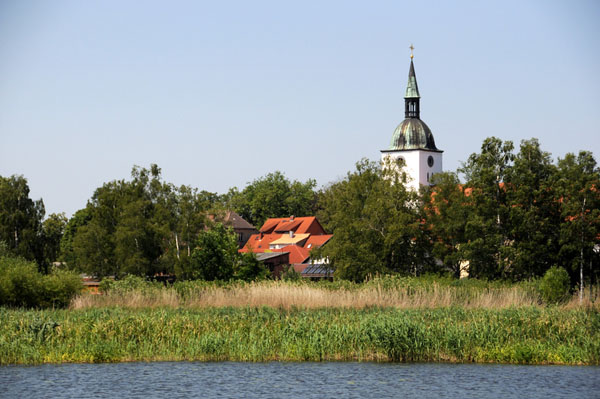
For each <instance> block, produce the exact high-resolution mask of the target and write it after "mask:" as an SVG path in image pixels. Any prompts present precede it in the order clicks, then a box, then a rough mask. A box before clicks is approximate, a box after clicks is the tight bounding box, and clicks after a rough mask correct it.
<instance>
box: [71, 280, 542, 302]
mask: <svg viewBox="0 0 600 399" xmlns="http://www.w3.org/2000/svg"><path fill="white" fill-rule="evenodd" d="M540 303H541V302H540V298H539V295H538V294H537V292H536V291H535V290H534V289H532V288H531V287H530V286H526V285H507V286H499V285H497V284H496V285H493V284H492V283H487V285H479V286H474V285H457V286H453V285H450V284H444V283H443V282H442V283H440V282H436V281H433V282H428V283H422V282H419V281H417V283H415V280H410V279H406V280H399V281H393V280H392V282H391V283H390V280H389V279H387V280H380V281H373V282H369V283H366V284H341V285H335V284H329V285H328V284H310V283H290V282H284V281H263V282H253V283H230V284H227V285H217V284H206V283H199V284H195V283H193V282H186V283H181V284H175V285H174V286H171V287H163V286H160V285H151V284H149V285H147V286H144V287H136V288H133V289H115V290H108V291H107V292H106V293H105V294H103V295H89V294H83V295H80V296H78V297H76V298H75V299H74V300H73V301H72V303H71V308H72V309H86V308H98V307H111V306H119V307H126V308H148V307H149V308H153V307H172V308H178V307H186V308H187V307H190V308H206V307H228V306H231V307H246V306H250V307H261V306H271V307H276V308H283V309H291V308H307V309H315V308H356V309H361V308H365V307H394V308H399V309H417V308H437V307H449V306H461V307H464V308H468V309H471V308H484V309H504V308H509V307H523V306H536V305H538V304H540Z"/></svg>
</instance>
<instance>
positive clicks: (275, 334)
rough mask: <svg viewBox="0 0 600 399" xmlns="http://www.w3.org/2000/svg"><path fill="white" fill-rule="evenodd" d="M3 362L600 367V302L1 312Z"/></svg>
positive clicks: (111, 308)
mask: <svg viewBox="0 0 600 399" xmlns="http://www.w3.org/2000/svg"><path fill="white" fill-rule="evenodd" d="M0 320H2V323H1V325H0V365H7V364H41V363H65V362H89V363H93V362H124V361H162V360H171V361H182V360H200V361H225V360H231V361H250V362H256V361H259V362H262V361H383V362H386V361H400V362H480V363H489V362H495V363H514V364H571V365H576V364H577V365H582V364H583V365H597V364H600V312H599V311H598V309H597V308H587V309H585V308H579V309H566V308H559V307H548V308H544V307H519V308H504V309H481V308H477V309H467V308H463V307H440V308H431V309H397V308H382V307H367V308H363V309H352V308H315V309H301V308H295V307H294V308H291V309H284V308H274V307H219V308H216V307H212V308H211V307H209V308H170V307H162V308H139V309H128V308H121V307H105V308H87V309H81V310H19V309H6V308H0Z"/></svg>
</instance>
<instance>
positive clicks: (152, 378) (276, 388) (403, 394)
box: [0, 362, 600, 399]
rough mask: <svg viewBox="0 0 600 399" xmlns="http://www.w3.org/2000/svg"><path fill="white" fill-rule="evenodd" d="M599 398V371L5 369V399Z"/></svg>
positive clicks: (196, 365) (1, 372)
mask: <svg viewBox="0 0 600 399" xmlns="http://www.w3.org/2000/svg"><path fill="white" fill-rule="evenodd" d="M192 397H195V398H261V399H262V398H276V399H283V398H303V399H304V398H336V399H341V398H503V399H506V398H543V399H548V398H588V399H589V398H600V367H572V366H571V367H568V366H565V367H563V366H511V365H472V364H458V365H456V364H431V363H427V364H377V363H277V362H273V363H233V362H223V363H200V362H156V363H117V364H63V365H42V366H4V367H0V398H111V399H114V398H144V399H150V398H161V399H162V398H167V399H174V398H192Z"/></svg>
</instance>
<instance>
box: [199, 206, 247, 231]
mask: <svg viewBox="0 0 600 399" xmlns="http://www.w3.org/2000/svg"><path fill="white" fill-rule="evenodd" d="M208 219H209V220H211V221H213V222H214V221H217V222H222V223H223V224H224V225H226V226H231V227H233V229H234V230H254V231H256V228H255V227H254V226H252V225H251V224H250V223H248V222H247V221H246V220H245V219H244V218H243V217H241V216H240V215H238V214H237V213H236V212H234V211H224V212H218V213H217V214H210V215H208Z"/></svg>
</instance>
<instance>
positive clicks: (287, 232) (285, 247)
mask: <svg viewBox="0 0 600 399" xmlns="http://www.w3.org/2000/svg"><path fill="white" fill-rule="evenodd" d="M331 237H333V235H331V234H327V232H326V231H325V229H323V226H321V223H319V221H318V220H317V218H316V217H314V216H306V217H294V216H291V217H289V218H271V219H267V221H266V222H265V223H264V224H263V226H262V227H261V228H260V230H259V232H258V233H257V234H253V235H252V236H250V239H249V240H248V241H247V242H246V245H244V247H243V248H242V249H240V252H249V251H252V252H254V253H257V254H259V253H271V252H285V253H288V254H289V263H290V264H298V263H309V262H310V251H311V250H312V249H314V248H318V247H321V246H323V245H324V244H325V243H326V242H327V241H329V240H330V239H331Z"/></svg>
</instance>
